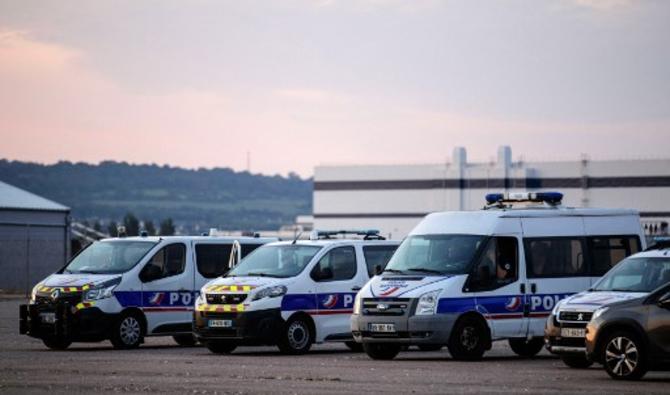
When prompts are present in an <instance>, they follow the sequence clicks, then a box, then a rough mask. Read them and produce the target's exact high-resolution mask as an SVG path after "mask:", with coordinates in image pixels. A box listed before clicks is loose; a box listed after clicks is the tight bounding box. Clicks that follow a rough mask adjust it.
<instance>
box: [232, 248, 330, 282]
mask: <svg viewBox="0 0 670 395" xmlns="http://www.w3.org/2000/svg"><path fill="white" fill-rule="evenodd" d="M320 249H321V247H319V246H306V245H300V244H283V245H266V246H263V247H260V248H258V249H256V250H255V251H254V252H252V253H251V254H249V255H248V256H247V257H245V258H244V259H242V260H241V261H240V263H239V264H238V265H237V266H236V267H235V268H234V269H233V270H231V271H230V272H229V273H228V274H227V275H226V277H235V276H260V277H293V276H297V275H298V274H300V272H302V271H303V269H304V268H305V267H306V266H307V265H308V264H309V262H310V261H311V260H312V258H313V257H314V255H316V253H317V252H319V250H320Z"/></svg>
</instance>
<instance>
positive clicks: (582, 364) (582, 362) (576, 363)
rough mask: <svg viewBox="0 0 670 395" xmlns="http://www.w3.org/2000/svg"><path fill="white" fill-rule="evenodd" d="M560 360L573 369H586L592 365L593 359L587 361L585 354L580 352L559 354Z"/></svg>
mask: <svg viewBox="0 0 670 395" xmlns="http://www.w3.org/2000/svg"><path fill="white" fill-rule="evenodd" d="M561 361H563V363H564V364H566V365H567V366H569V367H571V368H573V369H586V368H588V367H589V366H591V365H593V361H589V360H588V359H587V358H586V355H580V354H564V355H561Z"/></svg>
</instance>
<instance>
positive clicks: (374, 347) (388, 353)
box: [363, 343, 400, 361]
mask: <svg viewBox="0 0 670 395" xmlns="http://www.w3.org/2000/svg"><path fill="white" fill-rule="evenodd" d="M363 350H365V353H366V354H368V357H370V358H372V359H375V360H381V361H388V360H391V359H393V358H395V357H396V355H398V353H400V345H399V344H393V343H363Z"/></svg>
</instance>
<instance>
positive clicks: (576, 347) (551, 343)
mask: <svg viewBox="0 0 670 395" xmlns="http://www.w3.org/2000/svg"><path fill="white" fill-rule="evenodd" d="M562 325H566V327H568V326H567V325H570V326H569V327H573V328H583V327H584V325H579V324H562V323H560V322H558V321H557V320H556V317H555V316H553V315H550V316H549V318H547V323H546V325H545V327H544V344H545V347H546V349H547V350H548V351H549V352H550V353H552V354H557V355H565V354H582V355H583V354H585V353H586V346H585V342H584V338H578V337H562V336H561V326H562Z"/></svg>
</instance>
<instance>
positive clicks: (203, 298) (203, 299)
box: [195, 290, 207, 307]
mask: <svg viewBox="0 0 670 395" xmlns="http://www.w3.org/2000/svg"><path fill="white" fill-rule="evenodd" d="M206 304H207V295H205V292H204V291H203V290H200V294H198V297H197V298H195V307H198V306H202V305H206Z"/></svg>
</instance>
